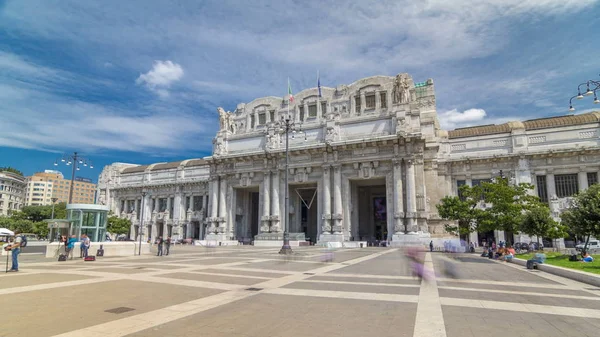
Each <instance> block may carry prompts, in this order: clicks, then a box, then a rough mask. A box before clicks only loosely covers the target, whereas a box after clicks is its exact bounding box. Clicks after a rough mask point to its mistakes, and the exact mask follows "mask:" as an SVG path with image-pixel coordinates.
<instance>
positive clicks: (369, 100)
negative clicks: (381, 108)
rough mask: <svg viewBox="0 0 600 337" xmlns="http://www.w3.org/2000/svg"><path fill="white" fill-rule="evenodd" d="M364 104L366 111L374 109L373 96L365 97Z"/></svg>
mask: <svg viewBox="0 0 600 337" xmlns="http://www.w3.org/2000/svg"><path fill="white" fill-rule="evenodd" d="M365 103H366V108H367V109H375V94H371V95H367V96H365Z"/></svg>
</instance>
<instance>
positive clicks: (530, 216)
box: [519, 205, 559, 246]
mask: <svg viewBox="0 0 600 337" xmlns="http://www.w3.org/2000/svg"><path fill="white" fill-rule="evenodd" d="M557 225H558V224H557V223H556V221H554V219H552V216H551V215H550V209H549V208H548V207H546V206H545V205H544V206H539V207H535V208H532V209H530V210H528V211H527V213H525V215H524V216H523V221H522V222H521V224H520V226H519V230H520V231H521V232H523V233H525V234H527V235H529V236H537V242H538V246H539V243H540V238H541V237H547V236H549V233H550V231H552V230H553V228H555V227H556V226H557ZM553 234H554V235H559V233H558V232H556V233H553Z"/></svg>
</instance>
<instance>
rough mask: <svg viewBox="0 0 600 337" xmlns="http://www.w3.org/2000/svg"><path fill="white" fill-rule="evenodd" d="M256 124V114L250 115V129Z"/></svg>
mask: <svg viewBox="0 0 600 337" xmlns="http://www.w3.org/2000/svg"><path fill="white" fill-rule="evenodd" d="M255 123H256V122H255V121H254V114H252V115H250V128H254V126H255V125H254V124H255Z"/></svg>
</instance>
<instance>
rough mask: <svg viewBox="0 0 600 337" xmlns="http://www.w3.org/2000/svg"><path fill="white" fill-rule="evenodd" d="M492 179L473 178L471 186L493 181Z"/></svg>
mask: <svg viewBox="0 0 600 337" xmlns="http://www.w3.org/2000/svg"><path fill="white" fill-rule="evenodd" d="M491 182H492V179H473V180H472V181H471V186H479V185H481V184H483V183H491Z"/></svg>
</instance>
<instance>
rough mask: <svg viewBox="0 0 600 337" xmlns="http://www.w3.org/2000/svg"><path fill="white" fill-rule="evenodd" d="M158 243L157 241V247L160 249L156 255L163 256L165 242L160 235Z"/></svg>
mask: <svg viewBox="0 0 600 337" xmlns="http://www.w3.org/2000/svg"><path fill="white" fill-rule="evenodd" d="M156 243H157V246H156V248H158V251H157V252H156V256H162V255H163V243H164V240H163V238H162V236H159V237H158V240H156Z"/></svg>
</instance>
